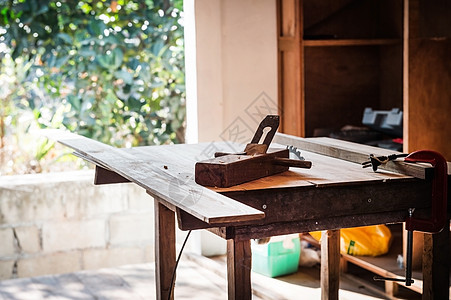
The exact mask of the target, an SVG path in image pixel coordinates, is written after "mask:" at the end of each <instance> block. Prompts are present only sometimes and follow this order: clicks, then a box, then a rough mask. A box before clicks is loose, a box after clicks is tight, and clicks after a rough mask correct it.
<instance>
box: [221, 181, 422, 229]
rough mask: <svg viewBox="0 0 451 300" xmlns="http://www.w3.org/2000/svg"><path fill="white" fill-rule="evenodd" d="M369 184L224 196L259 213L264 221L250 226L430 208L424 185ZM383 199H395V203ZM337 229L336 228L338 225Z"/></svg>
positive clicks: (408, 182)
mask: <svg viewBox="0 0 451 300" xmlns="http://www.w3.org/2000/svg"><path fill="white" fill-rule="evenodd" d="M412 180H413V182H412V181H407V182H404V181H401V180H399V181H395V182H373V183H366V184H360V183H356V184H353V185H350V184H347V185H340V184H337V185H327V186H320V188H317V187H314V186H313V187H307V188H305V187H301V188H287V189H267V190H255V191H235V192H226V193H225V195H226V196H227V197H230V198H232V199H236V200H237V201H240V202H242V203H244V204H247V205H249V206H252V207H254V208H256V209H261V210H263V211H264V212H265V219H264V220H260V221H256V222H253V224H269V223H275V222H287V221H296V220H309V219H320V218H330V217H336V216H349V215H357V214H361V215H365V214H369V213H385V212H390V211H404V212H405V214H406V215H407V211H408V209H409V208H410V207H416V208H418V209H420V208H430V207H431V203H430V201H427V199H430V195H431V186H430V184H429V183H428V182H426V181H420V180H417V179H412ZM387 195H396V201H394V200H393V199H392V198H390V197H388V196H387ZM338 225H340V224H338Z"/></svg>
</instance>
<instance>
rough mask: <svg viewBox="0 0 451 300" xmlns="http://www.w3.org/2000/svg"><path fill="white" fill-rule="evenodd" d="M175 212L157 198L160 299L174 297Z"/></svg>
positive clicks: (156, 225)
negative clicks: (172, 283)
mask: <svg viewBox="0 0 451 300" xmlns="http://www.w3.org/2000/svg"><path fill="white" fill-rule="evenodd" d="M174 270H175V214H174V212H173V211H172V210H170V209H168V208H167V207H166V206H164V205H163V204H161V203H160V202H159V201H158V200H157V199H155V284H156V291H157V299H158V300H169V299H174V293H173V290H174V286H172V288H171V280H172V273H173V272H174Z"/></svg>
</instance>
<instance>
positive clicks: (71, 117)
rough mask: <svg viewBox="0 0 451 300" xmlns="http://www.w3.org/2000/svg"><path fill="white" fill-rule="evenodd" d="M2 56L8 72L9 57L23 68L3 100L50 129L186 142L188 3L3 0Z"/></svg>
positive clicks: (106, 138)
mask: <svg viewBox="0 0 451 300" xmlns="http://www.w3.org/2000/svg"><path fill="white" fill-rule="evenodd" d="M2 45H3V47H2ZM0 59H2V65H1V69H0V71H1V72H2V73H4V72H5V69H6V68H7V66H6V65H5V63H4V62H5V61H6V60H8V59H9V60H10V61H12V62H13V63H14V69H15V70H17V69H20V70H24V71H23V74H22V75H21V76H18V77H16V82H15V84H13V85H14V86H15V89H14V88H13V89H11V92H10V93H9V94H8V95H7V96H6V95H2V101H5V100H4V99H7V100H6V101H8V103H9V104H8V107H11V105H13V106H14V107H15V108H16V109H18V110H22V111H31V112H32V114H33V117H34V120H35V121H36V124H37V125H38V126H39V127H41V128H44V127H65V128H68V129H69V130H71V131H73V132H78V133H80V134H82V135H85V136H87V137H91V138H94V139H96V140H99V141H102V142H105V143H109V144H112V145H115V146H135V145H149V144H162V143H178V142H183V138H184V123H185V87H184V52H183V28H182V1H181V0H172V1H169V0H146V1H144V0H139V1H138V0H136V1H128V0H91V1H88V0H85V1H83V0H82V1H73V0H60V1H55V0H9V1H6V0H3V1H2V0H0ZM0 84H1V83H0ZM6 101H5V102H4V103H6ZM5 107H6V106H5ZM0 112H1V114H2V116H5V115H7V114H8V113H7V112H6V108H3V106H2V111H0ZM9 124H10V125H11V126H13V125H14V122H13V121H10V122H9ZM4 132H6V131H4ZM4 132H2V136H3V134H4ZM47 152H48V147H47V146H46V145H42V146H41V153H40V154H39V155H38V156H39V157H43V155H44V156H45V153H47Z"/></svg>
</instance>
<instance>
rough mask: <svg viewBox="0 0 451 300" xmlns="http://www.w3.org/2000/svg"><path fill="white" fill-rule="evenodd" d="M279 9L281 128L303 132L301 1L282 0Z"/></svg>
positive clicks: (291, 132) (293, 131)
mask: <svg viewBox="0 0 451 300" xmlns="http://www.w3.org/2000/svg"><path fill="white" fill-rule="evenodd" d="M277 9H278V11H279V14H280V18H279V20H278V21H279V22H278V37H279V39H278V58H279V62H278V65H279V71H280V72H279V80H278V81H279V98H280V99H279V107H281V108H282V110H281V111H280V112H279V113H280V114H281V124H280V130H282V131H283V132H286V133H289V134H295V135H304V109H303V107H304V93H303V92H302V90H303V88H302V87H303V82H304V81H303V76H304V75H303V73H304V72H303V52H304V48H303V47H302V44H301V43H302V40H301V37H302V27H303V25H302V22H301V17H300V16H301V9H302V8H301V4H300V1H295V0H279V1H278V3H277Z"/></svg>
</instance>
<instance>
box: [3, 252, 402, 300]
mask: <svg viewBox="0 0 451 300" xmlns="http://www.w3.org/2000/svg"><path fill="white" fill-rule="evenodd" d="M226 284H227V282H226V267H225V258H224V257H220V258H216V259H213V260H212V259H207V258H204V257H199V256H196V255H193V254H189V253H186V254H184V256H183V258H182V260H181V261H180V264H179V267H178V272H177V281H176V286H175V299H199V300H202V299H205V300H207V299H208V300H215V299H227V290H226ZM252 284H253V290H254V295H253V299H256V300H262V299H280V300H282V299H321V295H320V287H319V267H318V266H317V267H312V268H304V269H303V270H302V272H298V273H295V274H292V275H288V276H283V277H278V278H277V279H275V278H268V277H265V276H263V275H259V274H256V273H252ZM339 297H340V299H343V300H357V299H359V300H361V299H362V300H369V299H386V298H385V297H384V296H383V295H382V294H381V292H380V291H379V292H378V291H377V290H373V289H372V288H371V287H367V286H365V285H364V284H361V283H360V282H358V281H355V280H353V278H351V277H349V276H342V278H341V281H340V291H339ZM39 299H52V300H88V299H89V300H91V299H92V300H93V299H105V300H106V299H112V300H115V299H118V300H119V299H129V300H135V299H155V278H154V264H139V265H128V266H122V267H117V268H109V269H100V270H93V271H81V272H75V273H69V274H61V275H51V276H40V277H33V278H23V279H13V280H5V281H1V282H0V300H39ZM404 299H410V298H404Z"/></svg>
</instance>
